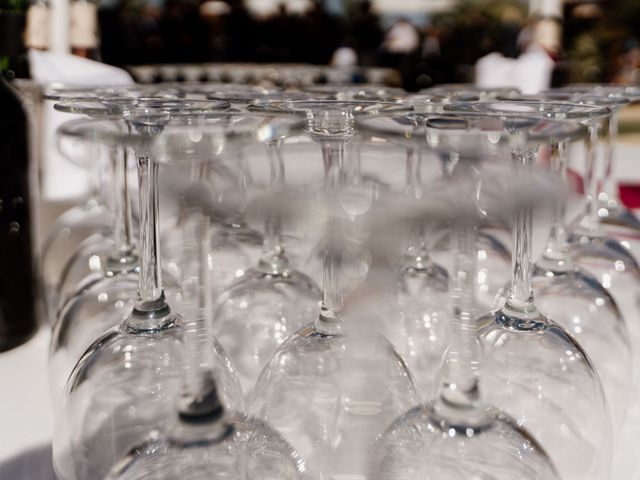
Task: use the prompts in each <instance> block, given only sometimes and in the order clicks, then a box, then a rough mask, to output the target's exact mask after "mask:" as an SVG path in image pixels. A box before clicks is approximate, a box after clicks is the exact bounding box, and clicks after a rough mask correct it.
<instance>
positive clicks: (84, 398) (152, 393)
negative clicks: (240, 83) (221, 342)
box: [53, 102, 255, 479]
mask: <svg viewBox="0 0 640 480" xmlns="http://www.w3.org/2000/svg"><path fill="white" fill-rule="evenodd" d="M177 103H180V102H176V103H174V105H176V104H177ZM220 106H221V105H220V104H219V103H216V102H213V103H212V102H210V103H209V109H210V110H211V109H213V110H215V109H216V108H220ZM169 111H171V110H169ZM196 114H197V115H196ZM207 115H208V114H206V112H203V108H197V109H195V111H191V112H190V113H189V108H188V106H185V108H184V109H183V110H181V115H180V116H178V114H177V113H176V112H175V111H174V112H173V113H171V114H168V113H167V112H166V111H164V110H163V109H162V108H160V107H157V108H154V109H151V108H146V109H144V110H143V111H135V112H132V113H131V115H130V116H129V117H127V122H128V123H130V124H131V125H132V127H133V132H132V134H131V135H124V136H123V135H122V134H116V135H114V134H113V132H112V131H111V130H109V129H106V130H105V129H103V128H100V127H99V125H98V124H97V122H92V121H87V122H86V127H85V130H84V134H85V135H86V136H87V137H88V138H96V139H98V140H102V141H107V142H110V143H112V144H113V143H115V144H121V143H122V142H131V143H132V144H133V146H134V147H135V155H136V159H137V163H138V174H139V187H140V188H139V195H140V207H141V208H140V211H141V239H140V260H141V262H140V265H141V266H140V275H139V286H138V296H137V299H136V302H135V306H134V308H133V309H132V312H131V313H130V315H129V316H128V317H127V318H126V320H125V321H124V322H122V323H121V324H120V325H118V326H116V327H114V328H113V329H111V330H109V331H108V332H106V333H105V334H104V335H103V336H101V337H100V338H99V339H97V340H96V341H95V342H94V344H93V345H92V346H91V347H90V348H89V350H87V352H85V354H84V355H83V356H82V358H81V359H80V360H79V362H78V364H77V365H76V367H75V368H74V370H73V372H72V374H71V376H70V378H69V381H68V382H67V386H66V390H65V399H64V403H63V405H62V409H61V412H60V414H59V415H58V418H57V422H56V429H55V436H54V445H53V449H54V467H55V470H56V474H57V475H58V477H59V478H61V479H67V478H102V477H104V476H105V475H106V473H107V472H108V471H109V469H110V468H111V467H112V466H113V464H114V463H115V462H116V460H117V459H119V458H121V457H122V456H123V455H124V454H125V453H126V451H127V450H128V449H129V448H130V447H131V446H132V445H133V444H135V443H136V442H137V441H139V439H140V438H142V436H143V435H146V434H147V433H148V432H149V431H150V430H151V429H152V428H156V427H162V425H163V423H164V422H167V421H169V420H170V419H171V418H172V415H171V413H172V411H173V407H172V401H173V399H174V398H175V397H176V395H177V394H178V391H179V389H180V384H181V381H182V378H183V369H184V365H185V358H184V348H183V344H182V331H183V327H182V322H183V320H182V319H181V317H180V315H179V314H177V313H175V312H174V311H173V310H172V308H171V306H170V305H169V303H168V302H167V300H166V298H165V295H164V290H163V287H162V276H161V270H160V261H161V259H160V255H159V235H158V229H157V223H158V191H157V174H158V163H157V161H156V157H157V156H162V155H168V154H170V153H174V152H175V151H176V150H175V149H176V148H177V149H178V151H179V152H181V153H182V154H185V152H190V151H194V150H193V149H189V148H187V147H188V146H191V147H193V148H194V149H196V151H197V148H196V147H197V145H198V144H199V142H198V141H197V140H199V139H201V138H202V137H201V136H200V135H199V134H200V133H202V130H201V129H202V128H204V127H202V124H201V123H200V122H199V121H198V120H196V119H203V120H202V121H203V122H205V125H207V130H208V129H209V128H211V129H212V131H211V132H210V133H211V135H212V136H213V138H214V139H215V141H217V142H218V143H217V145H218V146H224V145H225V142H224V141H222V143H220V142H221V140H224V139H225V138H226V136H227V134H229V132H230V131H229V120H230V119H233V118H235V117H233V116H222V118H217V117H215V116H214V117H213V118H212V119H210V120H205V118H206V116H207ZM210 115H214V114H213V113H212V114H210ZM194 116H195V117H194ZM171 122H177V124H178V125H175V123H174V124H172V123H171ZM231 123H232V124H233V122H231ZM174 126H175V128H178V127H179V132H181V133H182V135H180V136H179V137H177V138H181V139H183V140H184V142H183V143H178V142H177V141H176V137H171V141H169V140H168V139H167V137H166V135H168V132H169V130H168V129H169V127H171V128H172V129H173V127H174ZM248 128H249V129H250V130H251V131H253V129H255V122H254V123H253V124H250V125H249V127H248ZM190 133H191V134H192V135H191V136H190V135H189V134H190ZM203 145H204V144H203ZM207 145H208V144H207ZM172 149H173V150H172ZM210 153H211V151H208V152H207V158H210ZM180 158H181V159H182V160H183V161H187V160H188V159H189V158H191V157H190V156H189V155H185V156H183V157H180ZM198 158H202V157H201V156H200V157H198ZM212 343H214V345H215V342H212ZM221 352H222V351H221V349H220V350H218V349H217V348H216V349H215V351H214V355H216V356H218V357H220V356H222V353H221ZM216 365H217V366H218V371H217V375H218V377H217V378H218V379H219V382H220V383H219V384H218V387H219V391H218V393H219V395H220V399H221V402H222V403H223V405H225V406H226V407H229V408H231V406H235V408H239V406H241V405H242V402H243V398H242V397H241V396H240V398H237V397H238V396H239V395H240V393H239V392H234V391H232V390H223V389H221V386H223V385H231V384H233V382H231V381H229V382H226V381H223V380H222V379H221V377H220V375H222V374H224V375H228V376H233V375H235V374H234V372H232V371H231V370H230V362H227V361H217V362H216Z"/></svg>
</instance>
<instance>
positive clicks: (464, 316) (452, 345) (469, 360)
mask: <svg viewBox="0 0 640 480" xmlns="http://www.w3.org/2000/svg"><path fill="white" fill-rule="evenodd" d="M476 234H477V230H476V226H475V225H471V224H468V223H460V224H459V225H458V226H457V227H456V229H455V232H454V236H455V238H454V242H455V252H454V265H453V275H452V276H451V282H452V283H451V295H452V296H451V303H452V307H453V311H452V316H451V321H450V322H449V337H448V341H449V349H448V350H447V353H446V357H445V362H444V371H443V375H442V382H441V384H440V389H439V392H438V395H437V397H436V398H437V402H438V401H441V402H444V404H446V405H448V406H453V407H460V408H470V407H472V406H473V405H474V404H475V403H476V402H478V401H479V393H478V376H477V367H478V354H479V352H478V342H477V338H476V337H477V325H476V305H475V288H476V281H475V278H476Z"/></svg>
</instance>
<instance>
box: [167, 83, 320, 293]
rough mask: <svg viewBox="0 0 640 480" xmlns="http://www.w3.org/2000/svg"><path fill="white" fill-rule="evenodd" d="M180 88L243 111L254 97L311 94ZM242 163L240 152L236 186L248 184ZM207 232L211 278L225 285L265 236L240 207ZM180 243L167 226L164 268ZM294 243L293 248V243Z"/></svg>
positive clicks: (257, 252) (248, 264)
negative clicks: (211, 258) (213, 271)
mask: <svg viewBox="0 0 640 480" xmlns="http://www.w3.org/2000/svg"><path fill="white" fill-rule="evenodd" d="M183 88H184V89H185V90H186V91H187V94H188V95H189V96H195V97H196V98H197V97H198V96H199V97H206V98H207V99H210V100H220V101H225V102H229V103H230V104H231V105H232V106H233V108H234V109H236V110H239V111H246V108H247V106H248V105H249V104H250V103H252V102H255V101H258V100H264V99H279V100H285V99H295V100H302V99H308V98H310V97H311V94H309V93H304V92H283V91H280V90H279V89H275V88H264V87H260V86H255V85H237V84H204V85H200V84H197V85H189V86H186V87H183ZM245 163H246V159H245V158H244V154H243V153H241V154H240V159H239V160H238V165H237V166H235V168H234V172H233V173H232V174H233V175H238V176H243V175H244V178H243V179H241V181H240V183H238V185H245V186H246V187H249V186H250V185H251V181H252V179H251V177H250V176H249V175H248V173H247V172H246V168H245ZM246 187H245V188H246ZM221 213H222V212H221ZM178 220H179V219H178ZM211 232H212V237H211V245H212V255H213V256H214V262H215V264H216V265H217V269H216V279H214V281H215V282H217V284H218V285H219V286H220V287H228V286H229V285H231V284H232V283H234V282H237V281H239V280H240V278H241V277H243V276H244V275H245V273H246V272H247V271H249V270H250V269H252V268H253V267H254V266H255V265H256V264H257V263H258V262H259V261H260V258H261V256H262V253H263V249H264V244H265V239H264V238H263V234H262V233H261V232H260V231H258V230H256V229H253V228H251V227H249V226H248V225H246V222H245V220H244V218H243V215H242V211H241V209H240V211H235V212H234V211H227V212H224V213H223V215H219V218H217V219H216V222H215V224H214V225H213V228H212V229H211ZM286 240H287V244H288V247H289V248H291V246H292V244H295V243H296V242H297V239H293V238H287V239H286ZM180 242H181V236H180V235H179V232H177V231H176V230H175V229H167V231H166V232H164V233H163V244H164V245H166V251H167V252H168V255H167V256H166V260H165V261H166V265H165V268H166V269H167V270H168V271H176V270H177V269H178V265H176V264H175V263H174V262H173V261H172V260H171V259H172V258H175V256H174V255H172V254H171V253H172V252H174V251H175V252H177V251H179V248H180ZM295 246H296V247H297V245H295Z"/></svg>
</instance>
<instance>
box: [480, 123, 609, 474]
mask: <svg viewBox="0 0 640 480" xmlns="http://www.w3.org/2000/svg"><path fill="white" fill-rule="evenodd" d="M490 118H493V121H495V120H496V119H500V123H501V124H502V128H503V130H502V135H506V136H507V138H508V139H509V140H510V141H511V147H512V149H513V150H512V152H513V156H514V163H515V164H516V165H518V166H519V168H521V169H527V168H529V165H531V163H532V162H533V161H535V160H536V155H537V153H538V149H539V147H540V145H544V144H546V143H548V142H549V141H551V140H552V139H554V138H555V139H566V138H571V136H570V135H571V134H572V130H575V129H574V127H573V126H572V125H570V124H568V123H557V124H554V123H552V122H549V121H547V120H539V117H536V116H534V117H532V118H533V119H536V118H537V120H534V121H531V123H532V124H533V126H534V127H535V126H536V125H537V124H544V126H545V128H544V129H540V130H539V134H538V136H537V138H535V137H533V136H530V138H528V139H527V142H526V143H524V144H522V143H520V144H518V143H517V139H519V138H522V137H521V135H519V134H518V133H519V132H518V124H519V123H520V122H521V121H520V120H517V121H514V119H513V117H508V118H501V117H500V116H496V117H490ZM525 118H526V117H525ZM517 132H518V133H517ZM535 132H536V130H535V128H532V129H531V131H530V133H535ZM486 133H488V131H487V132H486ZM496 133H497V132H496ZM505 185H509V184H508V183H507V184H505ZM507 191H508V190H507ZM532 219H533V214H532V210H531V207H528V206H526V205H525V206H522V207H520V208H518V209H517V211H516V216H515V222H514V230H513V235H514V245H515V248H514V257H513V274H512V275H513V276H512V281H511V284H510V287H509V291H508V293H507V295H506V300H505V302H504V304H503V305H502V306H501V307H500V308H499V309H498V310H496V311H495V312H492V313H491V314H488V315H485V316H484V317H482V318H480V319H479V320H478V322H479V328H480V331H479V338H480V342H481V344H482V348H483V368H482V371H481V374H480V386H481V388H482V390H483V391H484V392H485V395H486V398H487V400H488V401H490V402H491V403H492V404H493V405H496V406H497V407H498V408H501V409H503V411H504V412H506V413H507V414H509V415H510V416H511V417H512V418H514V419H515V421H516V422H517V424H518V425H520V426H521V427H524V428H526V429H527V430H528V431H529V432H530V433H531V434H532V435H534V437H535V438H536V439H537V440H538V441H539V442H540V444H541V445H542V446H543V447H544V448H545V450H546V451H547V452H548V454H549V456H550V458H551V460H552V461H553V463H554V465H555V466H556V468H557V469H558V472H559V473H560V475H561V476H562V478H565V479H567V480H568V479H574V478H575V479H576V480H577V479H578V478H581V479H587V478H594V479H596V478H597V479H604V478H607V476H608V475H609V468H610V461H611V448H612V439H611V424H610V416H609V410H608V406H607V403H606V399H605V396H604V392H603V390H602V385H601V383H600V378H599V376H598V373H597V372H596V370H595V368H594V367H593V365H592V363H591V361H590V360H589V358H588V356H587V354H586V353H585V352H584V350H583V349H582V347H581V346H580V345H579V344H578V343H577V342H576V341H575V340H574V339H573V337H572V336H571V335H570V334H569V333H568V332H567V331H566V330H565V329H563V328H562V327H561V326H559V325H558V324H556V323H555V322H553V321H552V320H550V319H549V318H547V317H546V316H544V314H543V313H542V312H541V311H540V310H539V309H538V307H537V304H536V303H535V302H534V292H533V288H532V286H531V285H532V282H531V275H532V271H533V268H532V267H533V262H532V258H531V255H532V253H531V242H532V228H533V225H532ZM586 459H589V461H586Z"/></svg>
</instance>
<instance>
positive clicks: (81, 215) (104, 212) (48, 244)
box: [40, 85, 183, 322]
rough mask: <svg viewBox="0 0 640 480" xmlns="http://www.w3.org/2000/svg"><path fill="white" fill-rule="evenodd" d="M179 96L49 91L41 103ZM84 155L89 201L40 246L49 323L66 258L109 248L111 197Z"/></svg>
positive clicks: (147, 90)
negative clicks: (88, 175)
mask: <svg viewBox="0 0 640 480" xmlns="http://www.w3.org/2000/svg"><path fill="white" fill-rule="evenodd" d="M182 95H183V93H181V92H180V91H179V90H178V89H176V88H173V87H168V86H164V85H161V86H155V85H154V86H140V85H138V86H119V87H108V86H103V87H52V88H50V89H48V90H47V91H46V93H45V99H46V100H49V101H52V102H61V101H66V100H70V99H76V100H82V99H84V100H86V101H91V100H96V99H100V98H122V97H126V98H135V97H141V96H154V97H158V96H167V97H172V98H178V97H180V96H182ZM88 153H89V155H87V157H88V160H90V171H91V178H92V181H93V188H92V193H91V194H90V197H89V199H87V200H86V201H85V202H84V203H83V204H82V205H79V206H75V207H72V208H71V209H69V210H67V211H66V212H64V213H63V214H62V215H60V217H58V219H57V220H56V221H55V223H54V224H53V225H52V226H51V228H50V229H49V232H48V233H47V236H46V238H45V240H44V242H43V247H42V252H41V258H40V265H41V267H40V268H41V282H42V287H43V288H44V292H43V299H44V301H45V302H46V303H45V305H44V306H45V315H46V317H47V319H48V320H49V321H51V322H53V321H54V320H55V315H56V314H57V312H58V307H59V302H60V295H59V293H58V290H59V282H60V278H61V277H62V276H63V274H64V273H65V271H66V269H67V265H68V264H69V256H70V255H72V254H74V255H77V252H78V251H83V250H86V249H94V250H95V251H100V252H101V253H108V252H109V251H110V249H111V248H112V246H111V245H110V243H109V239H110V238H111V235H112V232H111V230H110V229H111V226H112V225H113V220H112V218H111V212H110V208H109V207H108V206H107V205H106V204H105V200H106V199H108V198H110V197H111V192H109V191H108V184H109V179H108V178H106V177H105V175H106V172H103V171H102V168H103V167H102V165H101V163H100V162H96V161H94V156H95V155H94V154H95V153H96V152H88ZM70 160H74V159H70ZM84 164H85V163H84V159H83V165H84ZM110 167H111V165H110ZM103 197H105V198H103ZM76 247H77V248H76ZM94 263H96V262H94ZM99 270H100V266H96V268H95V271H99ZM76 280H79V279H76ZM74 285H75V284H74Z"/></svg>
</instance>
